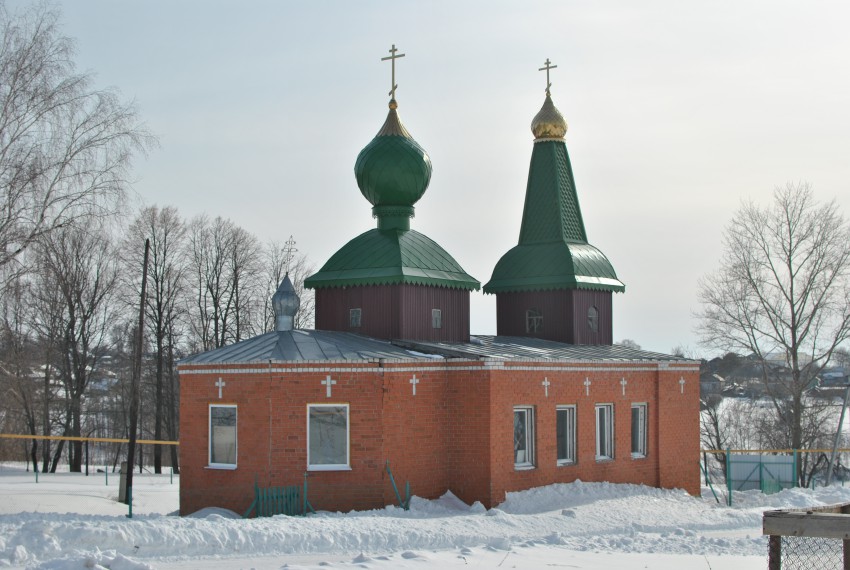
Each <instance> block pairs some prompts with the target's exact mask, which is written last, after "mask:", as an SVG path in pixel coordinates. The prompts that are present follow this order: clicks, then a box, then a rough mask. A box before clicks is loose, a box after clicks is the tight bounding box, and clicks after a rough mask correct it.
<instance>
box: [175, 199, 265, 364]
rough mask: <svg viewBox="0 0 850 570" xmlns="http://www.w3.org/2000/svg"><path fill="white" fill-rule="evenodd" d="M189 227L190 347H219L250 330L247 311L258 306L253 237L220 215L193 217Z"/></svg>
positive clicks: (257, 255) (256, 249) (256, 255)
mask: <svg viewBox="0 0 850 570" xmlns="http://www.w3.org/2000/svg"><path fill="white" fill-rule="evenodd" d="M188 233H189V239H188V244H189V255H188V258H189V264H190V267H191V271H192V277H191V279H192V284H191V287H192V295H193V297H194V300H193V303H192V310H191V311H190V322H191V329H192V332H193V333H194V337H195V340H194V346H193V347H192V348H193V350H210V349H213V348H218V347H221V346H225V345H226V344H230V343H233V342H238V341H240V340H242V339H243V338H245V337H247V336H249V335H251V334H253V333H254V332H255V331H254V330H253V329H252V327H251V320H252V315H253V313H254V312H256V311H258V310H259V307H257V305H256V303H257V299H258V295H257V292H258V291H257V289H258V287H259V285H260V284H259V281H258V280H257V279H256V278H255V276H256V275H257V273H258V267H259V260H260V253H261V250H260V247H259V244H258V242H257V239H256V238H255V237H254V236H253V235H251V234H250V233H248V232H247V231H245V230H244V229H242V228H240V227H238V226H237V225H236V224H234V223H233V222H231V221H230V220H225V219H223V218H221V217H217V218H215V219H214V220H212V221H210V220H209V219H208V218H207V217H206V216H199V217H197V218H194V219H193V220H192V221H191V223H190V224H189V231H188Z"/></svg>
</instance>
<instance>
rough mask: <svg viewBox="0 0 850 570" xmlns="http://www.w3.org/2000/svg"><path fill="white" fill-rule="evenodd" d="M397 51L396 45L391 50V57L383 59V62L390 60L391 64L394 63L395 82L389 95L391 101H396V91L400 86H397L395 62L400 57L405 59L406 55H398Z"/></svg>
mask: <svg viewBox="0 0 850 570" xmlns="http://www.w3.org/2000/svg"><path fill="white" fill-rule="evenodd" d="M397 51H398V50H397V49H396V48H395V44H393V47H392V48H390V55H388V56H387V57H382V58H381V61H387V60H390V63H392V68H393V82H392V88H391V89H390V93H389V95H390V98H391V99H395V90H396V89H397V88H398V85H396V84H395V60H397V59H398V58H400V57H404V55H405V54H403V53H400V54H398V55H396V52H397Z"/></svg>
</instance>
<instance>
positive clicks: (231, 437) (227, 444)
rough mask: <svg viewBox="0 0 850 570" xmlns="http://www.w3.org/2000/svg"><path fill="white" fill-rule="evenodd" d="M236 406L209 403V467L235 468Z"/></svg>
mask: <svg viewBox="0 0 850 570" xmlns="http://www.w3.org/2000/svg"><path fill="white" fill-rule="evenodd" d="M236 447H237V439H236V406H233V405H223V404H210V449H209V464H208V465H209V467H211V468H213V469H236V457H237V455H236Z"/></svg>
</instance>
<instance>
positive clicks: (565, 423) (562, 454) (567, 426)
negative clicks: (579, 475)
mask: <svg viewBox="0 0 850 570" xmlns="http://www.w3.org/2000/svg"><path fill="white" fill-rule="evenodd" d="M555 432H556V440H557V447H558V465H571V464H573V463H575V462H576V407H575V406H558V407H557V408H555Z"/></svg>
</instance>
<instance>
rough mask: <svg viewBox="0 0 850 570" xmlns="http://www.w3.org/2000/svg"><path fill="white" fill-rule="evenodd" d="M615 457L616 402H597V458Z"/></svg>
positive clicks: (603, 459) (600, 459)
mask: <svg viewBox="0 0 850 570" xmlns="http://www.w3.org/2000/svg"><path fill="white" fill-rule="evenodd" d="M608 459H614V404H596V460H597V461H605V460H608Z"/></svg>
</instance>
